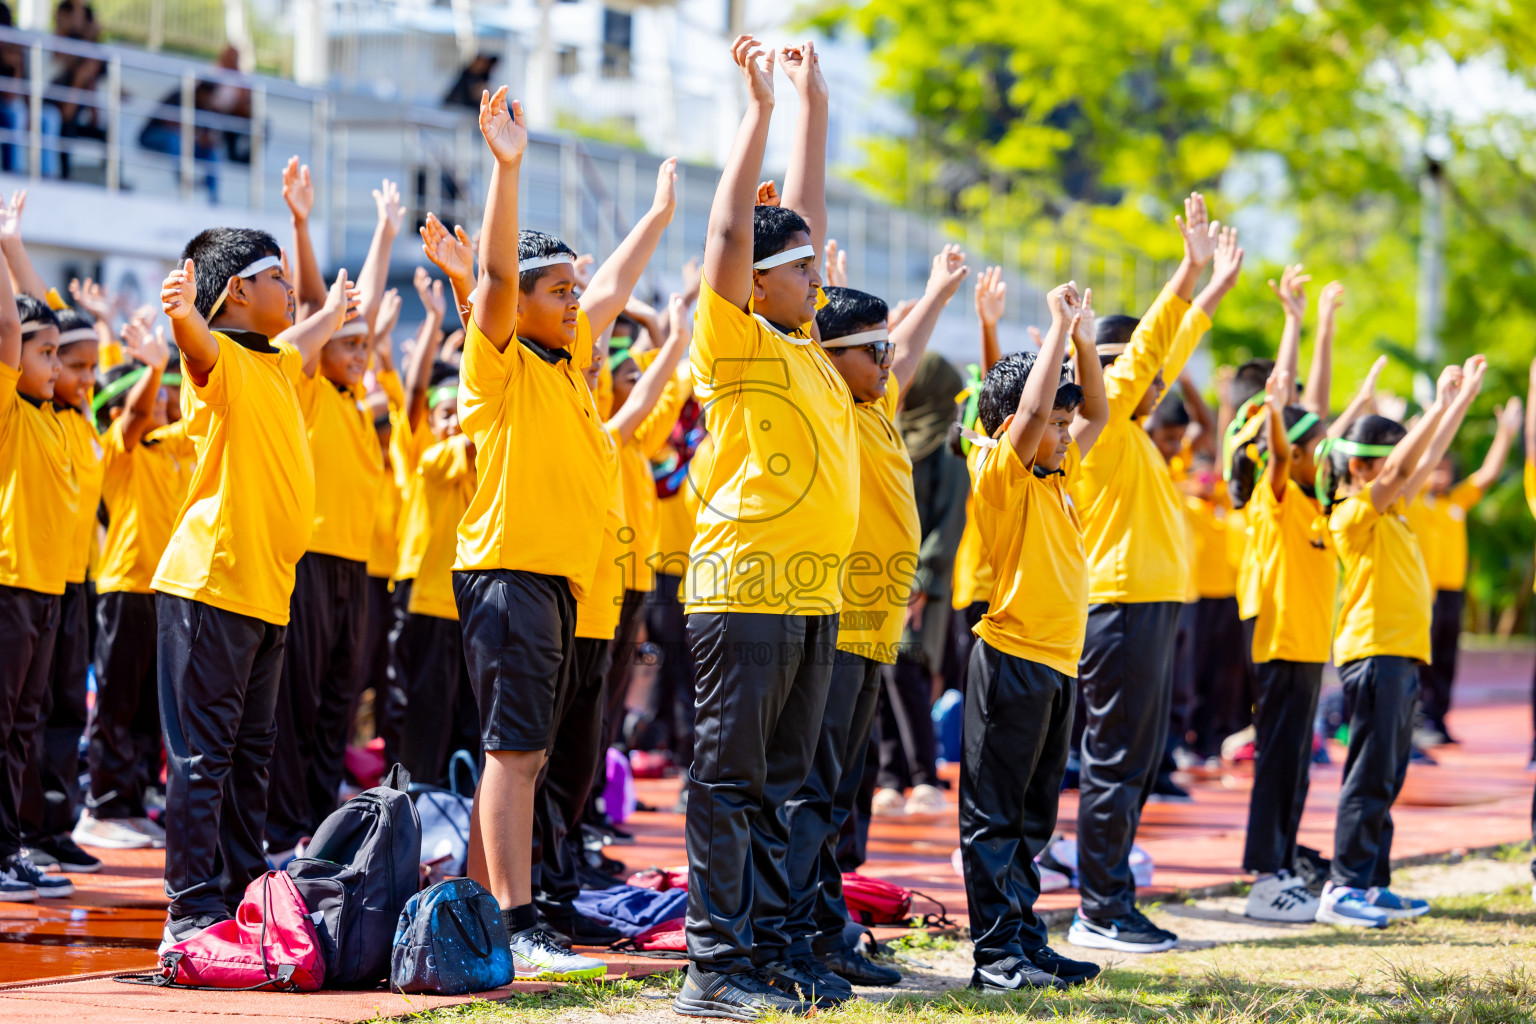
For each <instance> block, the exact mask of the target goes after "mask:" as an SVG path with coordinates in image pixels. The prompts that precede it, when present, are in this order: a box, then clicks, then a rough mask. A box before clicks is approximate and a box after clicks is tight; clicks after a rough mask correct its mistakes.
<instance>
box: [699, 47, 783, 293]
mask: <svg viewBox="0 0 1536 1024" xmlns="http://www.w3.org/2000/svg"><path fill="white" fill-rule="evenodd" d="M760 58H761V60H762V63H761V64H760V63H759V62H758V61H759V59H760ZM731 59H732V60H734V61H735V62H736V66H737V68H739V69H740V71H741V75H742V77H743V78H744V79H745V80H746V83H747V112H746V114H745V115H744V116H743V117H742V119H741V127H739V128H738V129H737V130H736V141H735V142H733V143H732V144H731V155H730V156H729V158H727V160H726V162H725V170H724V171H723V172H722V173H721V175H720V184H719V186H718V187H716V189H715V199H714V202H713V204H711V206H710V208H709V233H708V235H707V236H706V238H705V242H704V278H705V280H707V281H708V282H709V286H710V288H712V289H713V290H714V291H715V293H716V294H717V295H719V296H720V297H721V298H723V299H724V300H725V301H727V302H729V303H731V305H733V306H735V307H736V308H738V309H742V310H745V309H746V308H747V302H748V300H750V299H751V298H752V240H753V233H754V228H753V212H752V210H753V207H754V206H755V205H756V203H757V175H758V172H759V171H760V170H762V167H763V150H764V148H765V147H766V146H767V144H768V120H769V118H770V117H772V116H773V60H774V54H773V51H772V50H766V51H765V50H763V49H762V48H761V47H760V46H759V44H758V42H757V40H756V39H754V38H752V37H751V36H738V37H737V38H736V41H735V42H734V43H732V44H731Z"/></svg>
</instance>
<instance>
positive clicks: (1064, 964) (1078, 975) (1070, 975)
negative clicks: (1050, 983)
mask: <svg viewBox="0 0 1536 1024" xmlns="http://www.w3.org/2000/svg"><path fill="white" fill-rule="evenodd" d="M1029 962H1030V963H1032V964H1034V965H1035V966H1036V967H1038V968H1040V969H1041V970H1042V971H1045V972H1046V973H1047V974H1054V975H1055V976H1056V977H1058V978H1060V979H1061V980H1062V981H1063V982H1064V983H1065V984H1067V985H1081V984H1083V983H1084V982H1088V981H1092V980H1093V979H1094V978H1097V977H1098V976H1099V970H1100V968H1099V965H1098V964H1096V963H1091V962H1090V961H1087V960H1068V959H1067V958H1066V957H1064V956H1062V955H1061V954H1060V953H1058V952H1056V951H1055V950H1054V949H1052V948H1051V947H1050V946H1041V947H1040V948H1039V949H1037V950H1035V951H1034V952H1033V953H1030V954H1029Z"/></svg>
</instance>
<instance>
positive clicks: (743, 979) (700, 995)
mask: <svg viewBox="0 0 1536 1024" xmlns="http://www.w3.org/2000/svg"><path fill="white" fill-rule="evenodd" d="M809 1009H810V1007H809V1006H808V1005H807V1004H806V1003H804V1002H802V1001H800V1000H799V999H796V998H792V997H790V996H787V995H785V994H784V993H783V992H781V991H779V990H778V989H777V988H775V987H774V986H772V985H770V984H768V981H767V980H766V979H765V978H763V977H762V976H761V975H759V974H758V973H757V972H755V971H750V972H747V973H744V974H715V973H713V972H710V971H704V970H700V969H699V968H698V967H695V966H693V965H692V964H690V965H689V966H688V973H687V975H686V976H685V977H684V978H683V987H682V990H681V991H679V992H678V993H677V998H675V999H673V1000H672V1010H673V1012H674V1013H680V1014H682V1015H683V1016H685V1017H723V1018H725V1019H726V1020H757V1018H758V1017H761V1016H762V1015H763V1014H765V1013H797V1014H803V1013H805V1012H807V1011H808V1010H809Z"/></svg>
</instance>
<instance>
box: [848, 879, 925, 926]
mask: <svg viewBox="0 0 1536 1024" xmlns="http://www.w3.org/2000/svg"><path fill="white" fill-rule="evenodd" d="M843 900H844V901H845V902H846V903H847V904H848V913H849V914H850V915H851V916H852V917H853V919H854V920H855V921H857V922H858V923H859V924H906V923H907V922H908V921H909V920H911V918H912V890H911V889H903V888H902V887H901V886H899V885H897V884H896V883H894V882H887V881H886V880H885V879H883V878H870V877H869V876H868V875H861V874H859V873H858V872H856V871H845V872H843Z"/></svg>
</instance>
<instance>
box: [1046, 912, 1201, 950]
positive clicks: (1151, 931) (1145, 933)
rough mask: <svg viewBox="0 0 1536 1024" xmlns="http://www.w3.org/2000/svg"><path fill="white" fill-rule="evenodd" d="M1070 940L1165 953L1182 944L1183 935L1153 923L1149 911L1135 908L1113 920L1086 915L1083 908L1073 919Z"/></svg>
mask: <svg viewBox="0 0 1536 1024" xmlns="http://www.w3.org/2000/svg"><path fill="white" fill-rule="evenodd" d="M1067 941H1068V942H1070V943H1072V945H1074V946H1081V947H1083V948H1084V949H1113V950H1115V951H1117V952H1120V953H1161V952H1163V951H1164V950H1166V949H1172V948H1173V947H1174V946H1177V945H1178V944H1179V937H1178V936H1177V935H1175V934H1174V933H1173V932H1171V931H1169V930H1168V929H1166V928H1159V927H1158V926H1157V925H1155V924H1153V923H1152V922H1151V921H1150V920H1149V919H1148V918H1147V915H1146V914H1143V913H1142V912H1141V911H1140V910H1138V909H1136V908H1135V907H1132V908H1131V909H1130V910H1129V911H1127V912H1126V913H1125V914H1122V915H1121V916H1119V917H1116V918H1111V919H1109V920H1103V921H1101V920H1097V919H1095V918H1091V917H1086V916H1084V914H1083V912H1082V910H1081V909H1079V910H1078V912H1077V913H1076V914H1075V915H1074V916H1073V918H1072V927H1071V928H1069V929H1068V930H1067Z"/></svg>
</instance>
